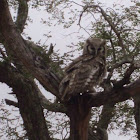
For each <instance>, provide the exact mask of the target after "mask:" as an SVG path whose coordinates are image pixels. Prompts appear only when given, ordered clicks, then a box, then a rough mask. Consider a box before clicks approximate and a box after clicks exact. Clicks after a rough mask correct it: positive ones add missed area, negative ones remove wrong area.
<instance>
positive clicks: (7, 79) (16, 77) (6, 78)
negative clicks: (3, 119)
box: [0, 62, 67, 113]
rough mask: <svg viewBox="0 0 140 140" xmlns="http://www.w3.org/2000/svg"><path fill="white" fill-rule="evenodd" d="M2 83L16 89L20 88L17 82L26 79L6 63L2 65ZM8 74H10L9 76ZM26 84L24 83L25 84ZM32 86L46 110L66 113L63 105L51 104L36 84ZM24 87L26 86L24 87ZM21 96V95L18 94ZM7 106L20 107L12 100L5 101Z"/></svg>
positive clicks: (0, 80) (0, 76) (0, 78)
mask: <svg viewBox="0 0 140 140" xmlns="http://www.w3.org/2000/svg"><path fill="white" fill-rule="evenodd" d="M0 70H1V72H0V82H4V83H6V84H7V85H9V86H10V87H12V88H14V87H18V85H16V83H17V81H23V80H24V78H27V77H24V76H23V75H22V74H21V73H19V72H18V71H16V69H15V68H14V67H12V66H10V65H8V64H5V63H2V62H1V63H0ZM7 73H8V74H7ZM23 84H24V83H23ZM31 86H35V87H36V88H35V90H36V93H37V94H38V96H39V98H40V102H41V105H42V106H43V108H44V109H47V110H48V111H52V112H61V113H66V112H67V110H66V108H65V107H64V105H63V104H61V103H51V102H50V101H49V100H47V99H46V97H45V96H44V95H43V94H42V93H41V92H40V90H39V89H38V87H37V86H36V84H35V83H34V84H33V85H31ZM23 87H24V85H23ZM10 94H17V93H13V92H12V93H10ZM18 94H20V93H18ZM5 101H6V103H7V104H9V105H13V106H15V107H18V105H17V103H16V102H14V101H10V100H7V99H6V100H5Z"/></svg>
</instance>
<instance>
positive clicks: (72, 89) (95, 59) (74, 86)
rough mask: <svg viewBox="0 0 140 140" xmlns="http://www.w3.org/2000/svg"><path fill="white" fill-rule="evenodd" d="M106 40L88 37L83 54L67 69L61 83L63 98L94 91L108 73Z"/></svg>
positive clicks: (67, 98) (60, 88) (60, 89)
mask: <svg viewBox="0 0 140 140" xmlns="http://www.w3.org/2000/svg"><path fill="white" fill-rule="evenodd" d="M105 54H106V48H105V41H104V40H102V39H97V38H89V39H87V41H86V43H85V46H84V48H83V54H82V55H81V56H79V57H78V58H76V59H75V60H74V61H73V62H72V63H71V64H70V65H69V66H68V67H66V69H65V76H64V78H63V80H62V81H61V83H60V85H59V92H60V94H61V95H62V100H69V99H70V98H71V97H72V96H75V95H77V94H80V93H86V92H87V91H88V92H94V86H96V85H99V84H100V83H101V82H102V80H103V78H104V76H105V73H106V57H105Z"/></svg>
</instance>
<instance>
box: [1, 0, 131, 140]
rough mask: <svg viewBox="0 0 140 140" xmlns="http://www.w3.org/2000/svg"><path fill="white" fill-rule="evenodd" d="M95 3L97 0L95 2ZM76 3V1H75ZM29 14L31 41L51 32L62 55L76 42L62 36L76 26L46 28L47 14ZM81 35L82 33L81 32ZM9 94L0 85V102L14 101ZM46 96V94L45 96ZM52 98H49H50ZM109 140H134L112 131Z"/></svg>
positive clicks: (105, 0) (104, 0)
mask: <svg viewBox="0 0 140 140" xmlns="http://www.w3.org/2000/svg"><path fill="white" fill-rule="evenodd" d="M96 1H97V0H96ZM76 2H78V1H76ZM100 2H102V3H105V4H106V5H107V6H108V7H109V6H112V4H113V3H116V4H120V5H123V4H124V5H131V4H132V3H131V1H130V0H100ZM29 14H30V16H31V18H32V19H33V23H32V24H29V26H27V27H26V30H25V31H26V33H28V35H29V36H30V37H31V38H32V40H33V41H35V42H37V41H39V40H42V43H44V42H45V41H46V40H45V39H46V38H44V37H43V34H44V33H47V32H49V31H50V30H51V32H52V39H50V40H49V43H52V42H53V43H54V44H56V48H55V49H56V50H57V49H60V53H61V54H63V53H64V52H67V50H68V49H67V48H66V45H68V44H70V43H71V41H74V42H77V38H76V36H77V34H75V35H73V34H72V35H71V36H67V37H65V36H64V35H66V34H69V33H71V32H73V31H75V30H76V29H77V26H76V25H75V26H72V27H71V28H70V29H68V30H64V29H63V27H62V26H55V27H50V28H48V27H47V26H45V25H42V24H41V23H40V19H41V18H47V14H46V13H45V12H44V11H43V10H42V11H39V12H38V11H35V10H30V11H29ZM81 32H82V33H83V31H81ZM85 36H86V37H88V34H86V33H85ZM42 91H43V93H45V95H46V94H47V93H46V91H45V90H44V89H43V88H42ZM9 92H11V89H10V88H8V86H6V85H5V84H0V94H1V96H0V100H1V99H6V98H8V99H14V97H12V96H10V95H8V94H7V93H9ZM47 96H48V94H47ZM51 97H52V96H49V98H51ZM7 107H8V106H7ZM109 140H134V138H131V137H130V136H129V137H127V136H125V137H123V136H118V132H117V131H113V132H112V133H111V134H109Z"/></svg>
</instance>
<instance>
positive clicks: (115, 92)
mask: <svg viewBox="0 0 140 140" xmlns="http://www.w3.org/2000/svg"><path fill="white" fill-rule="evenodd" d="M139 91H140V79H138V80H136V81H135V82H133V83H131V84H130V85H128V86H125V87H119V88H115V87H114V88H112V89H111V90H110V91H105V92H97V93H85V94H83V95H82V96H83V99H84V100H85V102H87V103H88V104H89V106H91V107H98V106H101V105H106V104H115V103H118V102H122V101H125V100H127V99H130V98H131V97H133V96H134V95H136V94H137V93H139Z"/></svg>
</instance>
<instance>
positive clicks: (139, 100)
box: [133, 95, 140, 140]
mask: <svg viewBox="0 0 140 140" xmlns="http://www.w3.org/2000/svg"><path fill="white" fill-rule="evenodd" d="M133 99H134V116H135V122H136V128H137V135H138V140H140V96H139V95H136V96H135V97H133Z"/></svg>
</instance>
